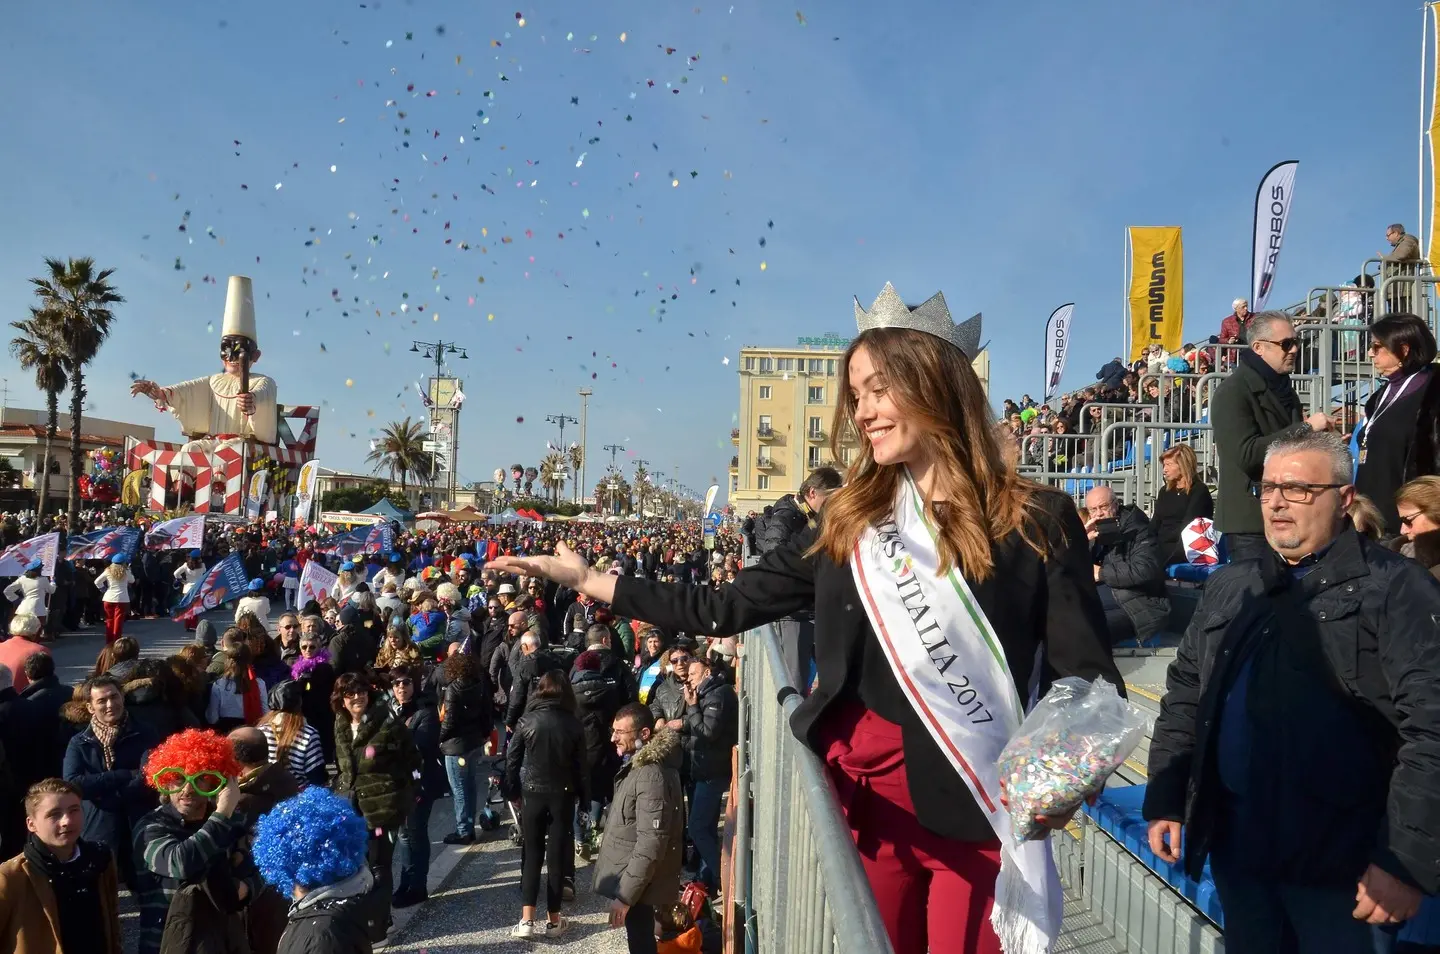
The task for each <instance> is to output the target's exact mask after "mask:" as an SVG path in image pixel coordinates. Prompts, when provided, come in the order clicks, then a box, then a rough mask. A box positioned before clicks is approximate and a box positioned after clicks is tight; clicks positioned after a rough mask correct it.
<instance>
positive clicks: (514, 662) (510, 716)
mask: <svg viewBox="0 0 1440 954" xmlns="http://www.w3.org/2000/svg"><path fill="white" fill-rule="evenodd" d="M552 669H559V670H560V671H561V672H564V671H565V667H564V666H562V665H561V664H560V661H559V660H557V659H556V658H555V657H554V656H552V655H551V654H550V653H549V651H547V650H545V649H537V650H535V652H533V653H531V654H530V655H528V656H527V655H525V653H523V652H522V651H521V650H520V644H519V643H518V642H517V643H516V644H515V648H514V649H513V650H512V651H511V653H510V701H509V704H508V705H507V706H506V707H505V724H506V725H507V726H514V725H515V724H516V723H518V722H519V721H520V717H521V716H522V715H524V714H525V706H526V704H527V703H528V702H529V701H530V692H531V690H533V689H534V688H535V684H536V683H537V682H539V681H540V677H541V676H543V675H545V674H546V673H547V672H549V671H550V670H552Z"/></svg>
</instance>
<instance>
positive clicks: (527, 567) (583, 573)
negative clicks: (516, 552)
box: [486, 543, 614, 602]
mask: <svg viewBox="0 0 1440 954" xmlns="http://www.w3.org/2000/svg"><path fill="white" fill-rule="evenodd" d="M486 566H487V567H488V568H490V569H494V570H499V571H500V572H501V573H515V574H523V575H524V576H539V577H544V578H545V579H547V580H554V581H555V582H556V583H559V584H560V585H561V586H568V587H569V588H570V589H572V590H580V591H581V592H584V593H587V594H588V595H591V596H593V595H594V594H593V593H591V592H590V591H589V590H587V589H585V587H584V584H585V582H586V580H587V579H588V578H589V577H590V576H591V572H592V571H591V569H590V564H588V563H586V562H585V558H584V557H582V556H581V555H580V554H578V553H576V552H575V551H574V550H572V549H570V548H569V547H567V546H566V545H565V544H563V543H561V544H558V545H557V546H556V549H555V556H502V557H496V558H495V559H493V560H491V561H490V562H489V563H487V564H486ZM611 589H612V591H613V589H614V587H613V586H612V587H611ZM606 602H609V601H608V600H607V601H606Z"/></svg>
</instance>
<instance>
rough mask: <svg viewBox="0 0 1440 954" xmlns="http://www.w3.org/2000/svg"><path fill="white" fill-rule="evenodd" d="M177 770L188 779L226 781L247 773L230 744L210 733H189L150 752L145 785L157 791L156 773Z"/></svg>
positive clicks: (176, 735)
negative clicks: (210, 775) (206, 776)
mask: <svg viewBox="0 0 1440 954" xmlns="http://www.w3.org/2000/svg"><path fill="white" fill-rule="evenodd" d="M176 768H178V769H180V770H181V771H182V772H184V773H185V774H186V775H194V774H196V773H197V772H215V773H217V774H219V775H223V776H225V777H226V778H236V777H238V776H239V775H241V774H242V773H243V772H244V768H242V767H241V765H240V763H239V762H238V761H236V759H235V749H234V747H233V746H232V745H231V744H230V740H229V739H226V738H224V737H223V736H221V735H218V734H217V733H214V732H211V731H209V730H208V729H186V730H185V731H184V732H179V733H176V734H175V735H172V736H170V738H168V739H166V740H165V741H164V742H161V743H160V744H159V745H157V746H155V748H153V749H151V750H150V755H149V757H148V758H146V759H145V781H146V783H147V784H149V785H150V787H151V788H155V787H157V786H156V785H155V773H157V772H159V771H160V770H161V769H176Z"/></svg>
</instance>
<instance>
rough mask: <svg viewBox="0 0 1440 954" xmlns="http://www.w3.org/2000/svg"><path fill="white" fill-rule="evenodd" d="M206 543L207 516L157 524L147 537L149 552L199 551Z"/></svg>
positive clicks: (176, 519)
mask: <svg viewBox="0 0 1440 954" xmlns="http://www.w3.org/2000/svg"><path fill="white" fill-rule="evenodd" d="M204 542H205V515H204V514H203V513H202V514H196V515H195V516H193V517H176V518H175V519H174V520H166V521H165V522H164V523H157V524H155V526H153V527H151V528H150V532H149V533H147V534H146V535H145V548H146V549H147V550H198V549H200V547H201V545H202V544H204Z"/></svg>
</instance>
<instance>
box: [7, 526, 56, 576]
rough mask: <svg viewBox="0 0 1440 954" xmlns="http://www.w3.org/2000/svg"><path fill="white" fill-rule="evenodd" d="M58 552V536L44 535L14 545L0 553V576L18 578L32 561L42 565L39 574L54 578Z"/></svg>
mask: <svg viewBox="0 0 1440 954" xmlns="http://www.w3.org/2000/svg"><path fill="white" fill-rule="evenodd" d="M59 552H60V534H59V533H45V534H41V535H40V536H38V537H31V538H30V539H29V540H24V541H22V542H20V543H17V544H15V545H14V546H13V547H10V548H8V549H7V550H5V552H4V553H0V576H19V575H20V574H22V573H24V572H25V567H27V566H29V565H30V563H31V562H32V561H34V560H39V561H40V562H41V563H42V564H44V565H43V566H42V567H41V569H40V572H41V573H43V574H44V575H45V576H48V577H50V578H51V579H52V580H53V579H54V578H55V560H56V558H57V557H58V556H59Z"/></svg>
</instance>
